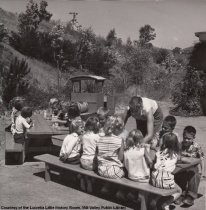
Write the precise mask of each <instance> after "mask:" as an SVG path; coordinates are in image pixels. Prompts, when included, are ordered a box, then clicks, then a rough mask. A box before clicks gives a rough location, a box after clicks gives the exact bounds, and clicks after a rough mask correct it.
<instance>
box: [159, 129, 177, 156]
mask: <svg viewBox="0 0 206 210" xmlns="http://www.w3.org/2000/svg"><path fill="white" fill-rule="evenodd" d="M165 149H167V152H168V155H169V157H172V156H173V155H174V154H179V153H180V143H179V140H178V137H177V135H176V134H174V133H172V132H168V133H166V134H165V135H163V137H162V146H161V149H160V150H161V151H163V150H165Z"/></svg>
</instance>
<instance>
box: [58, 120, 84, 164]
mask: <svg viewBox="0 0 206 210" xmlns="http://www.w3.org/2000/svg"><path fill="white" fill-rule="evenodd" d="M70 131H71V133H70V134H69V135H67V136H66V137H65V139H64V141H63V144H62V147H61V150H60V158H59V159H60V160H61V161H63V162H65V163H70V164H79V163H80V156H81V139H80V135H82V134H83V132H84V123H83V121H82V120H73V121H72V123H71V126H70Z"/></svg>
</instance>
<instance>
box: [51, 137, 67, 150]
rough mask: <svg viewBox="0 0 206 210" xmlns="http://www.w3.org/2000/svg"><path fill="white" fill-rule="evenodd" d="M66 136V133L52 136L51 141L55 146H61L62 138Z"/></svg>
mask: <svg viewBox="0 0 206 210" xmlns="http://www.w3.org/2000/svg"><path fill="white" fill-rule="evenodd" d="M66 136H67V135H66V134H64V135H55V136H52V143H53V145H56V146H59V147H61V146H62V143H63V141H64V138H65V137H66Z"/></svg>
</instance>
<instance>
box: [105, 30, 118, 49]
mask: <svg viewBox="0 0 206 210" xmlns="http://www.w3.org/2000/svg"><path fill="white" fill-rule="evenodd" d="M115 41H117V36H116V31H115V29H114V28H113V29H112V30H110V31H109V33H108V35H107V38H106V45H107V46H108V47H111V46H112V45H113V44H114V43H115Z"/></svg>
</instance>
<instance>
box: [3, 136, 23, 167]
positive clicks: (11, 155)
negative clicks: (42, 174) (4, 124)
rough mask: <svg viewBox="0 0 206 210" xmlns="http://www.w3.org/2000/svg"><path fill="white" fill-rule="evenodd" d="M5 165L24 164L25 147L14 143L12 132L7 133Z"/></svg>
mask: <svg viewBox="0 0 206 210" xmlns="http://www.w3.org/2000/svg"><path fill="white" fill-rule="evenodd" d="M5 139H6V147H5V164H6V165H20V164H23V163H24V158H25V145H22V144H17V143H15V142H14V137H13V135H12V134H11V133H10V132H5Z"/></svg>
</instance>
